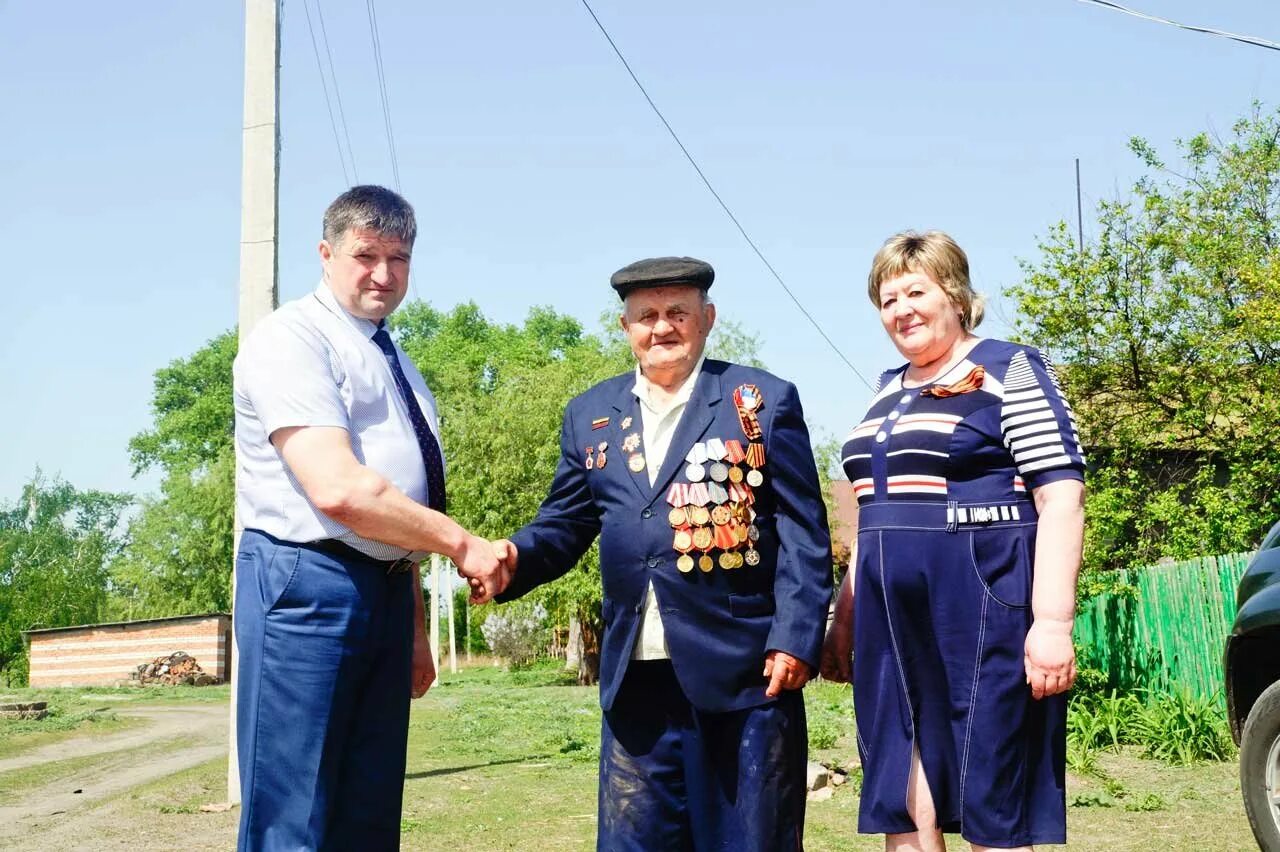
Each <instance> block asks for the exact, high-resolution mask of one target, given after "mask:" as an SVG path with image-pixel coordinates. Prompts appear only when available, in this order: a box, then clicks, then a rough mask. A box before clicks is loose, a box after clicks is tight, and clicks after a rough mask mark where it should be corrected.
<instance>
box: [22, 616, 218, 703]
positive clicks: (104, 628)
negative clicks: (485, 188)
mask: <svg viewBox="0 0 1280 852" xmlns="http://www.w3.org/2000/svg"><path fill="white" fill-rule="evenodd" d="M230 633H231V617H230V616H227V615H207V616H193V617H191V618H181V619H163V620H156V621H138V622H126V623H124V624H102V625H89V626H86V627H73V628H68V629H65V630H53V631H49V632H39V631H37V632H34V633H31V634H30V638H31V667H30V670H31V675H30V681H29V682H30V685H31V686H111V685H113V684H117V683H121V682H125V683H127V682H128V681H129V674H130V673H131V672H133V671H134V669H136V668H137V667H138V666H139V665H141V664H142V663H147V662H150V661H151V660H154V659H155V658H156V657H163V656H168V655H169V654H172V653H173V652H175V651H184V652H186V653H187V654H190V655H191V656H192V657H195V659H196V662H197V663H199V664H200V668H202V669H204V671H206V672H208V673H209V674H211V675H214V676H216V677H217V678H218V679H219V680H221V681H225V680H226V679H227V675H228V674H229V672H228V669H229V667H230V661H231V647H230Z"/></svg>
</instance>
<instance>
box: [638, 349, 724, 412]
mask: <svg viewBox="0 0 1280 852" xmlns="http://www.w3.org/2000/svg"><path fill="white" fill-rule="evenodd" d="M706 360H707V353H706V352H703V353H702V355H700V356H699V357H698V363H697V364H694V365H693V372H691V373H690V374H689V377H688V378H687V379H685V380H684V384H682V385H680V390H678V391H676V394H675V396H673V397H672V398H671V402H670V403H669V404H668V405H667V406H666V408H665V411H670V410H671V409H673V408H675V407H676V406H677V405H684V404H685V403H686V402H688V401H689V397H691V396H693V386H694V385H696V384H697V383H698V376H699V375H700V374H701V373H702V364H703V362H704V361H706ZM652 387H653V384H652V383H651V382H650V381H649V380H648V379H647V378H645V375H644V373H642V372H640V365H639V364H636V383H635V385H634V386H633V387H632V388H631V392H632V393H633V394H635V395H636V397H637V398H638V399H639V400H640V404H641V405H644V406H645V407H647V408H648V409H649V410H650V411H655V412H657V411H658V408H657V407H656V406H654V405H653V403H652V402H651V401H650V397H649V394H650V389H651V388H652ZM659 413H664V412H659Z"/></svg>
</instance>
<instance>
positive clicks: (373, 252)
mask: <svg viewBox="0 0 1280 852" xmlns="http://www.w3.org/2000/svg"><path fill="white" fill-rule="evenodd" d="M416 232H417V226H416V224H415V220H414V215H413V208H412V207H410V206H409V204H408V202H406V201H405V200H404V199H403V198H401V197H400V196H399V195H397V194H396V193H394V192H391V191H390V190H387V189H384V188H382V187H377V186H357V187H355V188H353V189H351V190H349V191H347V192H344V193H343V194H342V195H341V196H339V197H338V198H337V200H335V201H334V202H333V204H331V205H330V206H329V209H328V210H327V211H325V214H324V232H323V236H324V238H323V239H322V240H321V241H320V263H321V267H322V269H323V280H322V281H321V282H320V285H319V286H318V287H317V288H316V289H315V291H314V292H312V293H309V294H308V295H306V296H304V297H303V298H301V299H298V300H297V301H294V302H290V303H289V304H287V305H284V306H283V307H281V308H280V309H279V310H278V311H276V312H275V313H274V314H272V315H271V316H270V317H268V318H267V319H265V320H263V321H262V323H261V324H259V325H258V327H257V328H255V329H254V331H253V333H252V334H251V335H249V337H248V339H247V340H245V341H244V343H243V344H242V345H241V349H240V353H239V356H238V357H237V358H236V362H235V412H236V447H237V450H238V453H239V469H238V471H237V483H236V506H237V510H238V511H239V514H240V519H241V521H242V523H243V524H244V527H245V530H244V534H243V536H242V537H241V539H240V548H239V552H238V553H237V556H236V619H235V630H236V639H237V641H238V642H239V647H240V669H239V675H238V676H239V693H238V695H239V700H238V704H237V707H236V714H237V716H236V718H237V727H238V734H239V760H240V778H241V791H242V800H243V811H242V814H241V820H240V838H239V847H240V848H241V849H244V850H259V849H261V850H284V849H290V850H294V849H368V850H374V849H397V848H399V834H400V801H401V795H402V792H403V787H404V767H405V740H406V737H407V734H408V721H409V696H410V695H411V694H412V695H413V696H414V697H415V698H416V697H418V696H421V695H422V694H423V693H425V692H426V690H427V687H428V686H429V685H430V684H431V681H432V680H434V678H435V671H434V669H433V666H432V661H431V649H430V648H429V646H428V644H427V636H426V631H425V629H424V626H423V606H422V595H421V592H420V585H419V580H418V560H419V559H420V558H421V557H422V556H423V555H424V554H426V553H428V552H433V553H442V554H444V555H446V556H448V557H449V558H450V559H452V560H453V561H454V563H455V564H456V565H458V566H459V570H460V571H461V572H463V573H464V574H466V575H467V576H468V577H470V578H472V585H473V587H474V588H476V592H475V593H474V594H473V599H475V600H477V601H479V600H485V599H487V598H488V597H489V595H490V593H491V592H492V591H496V590H497V589H499V588H501V587H502V585H503V584H504V583H505V582H506V569H505V568H504V567H503V566H501V565H500V564H499V562H498V560H497V557H496V556H495V553H494V546H493V545H492V544H491V543H490V542H488V541H485V540H483V539H480V538H477V537H475V536H473V535H471V534H470V533H468V532H467V531H466V530H464V529H462V528H461V527H460V526H458V524H456V523H455V522H454V521H452V520H450V519H449V517H448V516H447V515H445V487H444V461H443V456H442V453H441V451H440V432H439V426H438V421H437V418H436V411H435V400H434V398H433V397H432V395H431V392H430V391H429V390H428V389H427V386H426V384H425V383H424V382H423V380H422V377H421V376H420V375H419V374H418V371H417V370H415V369H414V367H413V365H412V364H411V363H410V362H409V360H408V359H407V358H406V357H405V356H404V353H403V352H402V351H400V349H399V348H398V347H397V346H396V344H395V343H394V342H393V341H392V340H391V338H390V336H389V335H388V333H387V329H386V318H387V316H388V315H390V314H391V312H392V311H394V310H395V309H396V307H397V306H399V304H400V302H401V301H402V300H403V299H404V296H405V292H406V289H407V288H408V285H409V261H410V253H411V251H412V249H413V242H414V237H415V236H416Z"/></svg>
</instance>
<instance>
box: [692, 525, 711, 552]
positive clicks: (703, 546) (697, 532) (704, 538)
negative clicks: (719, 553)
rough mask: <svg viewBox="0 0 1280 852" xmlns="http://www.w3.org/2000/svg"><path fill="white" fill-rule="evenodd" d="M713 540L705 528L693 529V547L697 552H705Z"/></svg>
mask: <svg viewBox="0 0 1280 852" xmlns="http://www.w3.org/2000/svg"><path fill="white" fill-rule="evenodd" d="M714 540H715V538H714V536H712V534H711V530H710V529H708V528H707V527H695V528H694V530H693V546H694V547H696V548H698V549H699V550H707V549H709V548H710V547H711V542H712V541H714Z"/></svg>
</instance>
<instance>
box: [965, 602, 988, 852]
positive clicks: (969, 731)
mask: <svg viewBox="0 0 1280 852" xmlns="http://www.w3.org/2000/svg"><path fill="white" fill-rule="evenodd" d="M990 603H991V599H990V598H989V597H988V596H987V595H983V596H982V615H981V616H979V619H980V620H979V622H978V625H979V626H978V650H977V651H976V652H975V653H974V655H973V691H972V692H970V693H969V721H968V722H967V723H965V726H964V756H963V757H962V758H960V831H962V832H963V831H964V813H965V807H964V782H965V780H966V779H968V777H969V743H970V742H972V740H973V716H974V713H973V702H974V701H975V700H977V697H978V675H979V673H980V672H981V664H982V642H983V640H984V639H985V638H986V636H987V606H988V605H989V604H990Z"/></svg>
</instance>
